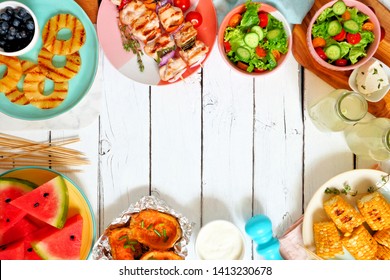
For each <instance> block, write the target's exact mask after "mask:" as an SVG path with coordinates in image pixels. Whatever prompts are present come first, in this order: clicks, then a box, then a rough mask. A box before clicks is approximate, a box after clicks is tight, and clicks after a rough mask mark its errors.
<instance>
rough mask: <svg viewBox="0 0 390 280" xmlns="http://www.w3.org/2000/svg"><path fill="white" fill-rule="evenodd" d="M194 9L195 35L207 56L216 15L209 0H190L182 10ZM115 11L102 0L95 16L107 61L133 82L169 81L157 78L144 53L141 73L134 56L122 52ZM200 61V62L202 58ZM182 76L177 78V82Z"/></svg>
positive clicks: (154, 66)
mask: <svg viewBox="0 0 390 280" xmlns="http://www.w3.org/2000/svg"><path fill="white" fill-rule="evenodd" d="M194 10H195V11H197V12H199V13H200V14H201V15H202V18H203V23H202V25H201V26H199V27H198V28H197V30H198V36H197V38H198V39H199V40H201V41H203V42H204V43H205V44H206V45H207V46H208V47H209V52H208V54H207V56H206V58H205V59H207V58H208V56H209V54H210V52H211V50H212V48H213V46H214V43H215V40H216V34H217V24H218V23H217V15H216V11H215V8H214V5H213V1H212V0H191V7H190V9H188V11H186V13H188V12H189V11H194ZM117 21H118V10H117V6H116V5H114V4H113V3H112V2H111V1H110V0H102V3H101V4H100V8H99V12H98V18H97V34H98V38H99V42H100V45H101V46H102V48H103V51H104V53H105V55H106V57H107V58H108V60H109V61H110V62H111V64H112V65H113V66H114V67H115V68H116V69H117V70H118V71H119V72H121V73H122V74H123V75H125V76H126V77H128V78H130V79H132V80H133V81H136V82H139V83H142V84H147V85H167V84H171V83H168V82H164V81H161V80H160V76H159V73H158V65H157V63H156V62H155V61H154V59H153V58H151V57H149V56H147V55H146V54H144V55H143V56H142V61H143V63H144V65H145V69H144V71H143V72H141V71H140V70H139V68H138V64H137V57H136V56H135V55H134V54H133V53H132V52H126V51H125V50H124V49H123V47H122V39H121V36H120V32H119V28H118V22H117ZM203 63H204V61H203ZM199 67H200V65H197V66H194V67H192V68H188V69H187V71H186V72H185V73H184V74H183V76H182V77H183V79H185V78H187V77H189V76H190V75H192V74H193V73H195V72H197V71H198V69H199ZM183 79H178V80H177V81H176V82H179V81H181V80H183Z"/></svg>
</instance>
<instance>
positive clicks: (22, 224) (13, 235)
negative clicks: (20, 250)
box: [0, 217, 38, 245]
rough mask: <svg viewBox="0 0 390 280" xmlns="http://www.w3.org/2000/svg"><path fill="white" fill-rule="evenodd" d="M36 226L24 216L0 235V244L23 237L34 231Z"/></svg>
mask: <svg viewBox="0 0 390 280" xmlns="http://www.w3.org/2000/svg"><path fill="white" fill-rule="evenodd" d="M37 229H38V227H37V226H36V225H35V224H34V223H32V222H31V221H29V220H28V219H27V218H26V217H23V218H22V219H21V220H20V221H19V222H17V223H16V224H15V225H14V226H13V227H11V228H10V229H9V230H7V231H6V232H4V234H1V235H0V245H4V244H7V243H11V242H13V241H16V240H18V239H21V238H24V237H25V236H27V235H29V234H31V233H32V232H34V231H36V230H37Z"/></svg>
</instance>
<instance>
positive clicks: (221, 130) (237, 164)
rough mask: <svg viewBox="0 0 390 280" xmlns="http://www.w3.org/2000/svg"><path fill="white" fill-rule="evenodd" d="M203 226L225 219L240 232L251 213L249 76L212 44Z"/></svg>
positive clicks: (208, 68)
mask: <svg viewBox="0 0 390 280" xmlns="http://www.w3.org/2000/svg"><path fill="white" fill-rule="evenodd" d="M203 86H204V95H203V184H202V185H203V196H202V201H203V208H202V214H203V220H202V221H203V224H206V223H207V222H210V221H212V220H217V219H224V220H228V221H230V222H233V223H234V224H235V225H236V226H238V227H239V229H240V230H241V231H242V232H243V235H244V236H245V244H246V247H247V250H246V252H245V259H250V258H251V254H252V252H251V240H250V238H249V237H248V236H247V235H246V234H245V229H244V228H245V222H246V221H247V220H248V219H249V218H250V217H251V215H252V172H253V156H252V147H253V145H252V144H253V143H252V142H253V79H252V78H250V77H247V76H243V75H241V74H239V73H237V72H235V71H232V70H230V68H229V67H227V65H225V64H224V62H223V61H222V58H221V55H220V54H219V52H218V50H217V49H216V48H215V49H214V52H213V53H212V54H211V57H210V61H208V64H207V66H206V67H205V69H204V82H203Z"/></svg>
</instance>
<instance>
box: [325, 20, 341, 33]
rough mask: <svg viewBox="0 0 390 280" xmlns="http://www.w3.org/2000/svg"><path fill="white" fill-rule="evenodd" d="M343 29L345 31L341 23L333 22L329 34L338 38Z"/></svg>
mask: <svg viewBox="0 0 390 280" xmlns="http://www.w3.org/2000/svg"><path fill="white" fill-rule="evenodd" d="M341 29H343V27H342V26H341V23H340V22H339V21H338V20H332V21H331V22H329V25H328V34H329V35H330V36H336V35H337V34H339V33H340V32H341Z"/></svg>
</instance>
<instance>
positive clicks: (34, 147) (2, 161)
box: [0, 133, 90, 172]
mask: <svg viewBox="0 0 390 280" xmlns="http://www.w3.org/2000/svg"><path fill="white" fill-rule="evenodd" d="M78 141H80V139H79V138H69V139H65V140H55V141H51V142H35V141H31V140H28V139H24V138H20V137H17V136H13V135H8V134H4V133H0V168H3V169H10V168H14V167H20V166H26V165H36V166H47V167H56V169H57V170H58V171H60V170H59V169H61V170H65V171H67V172H77V170H75V169H72V168H66V167H68V166H75V165H85V164H89V163H90V162H89V160H88V159H86V158H85V157H84V154H83V153H81V152H79V151H77V150H74V149H70V148H67V147H64V146H65V145H67V144H72V143H75V142H78ZM58 168H59V169H58ZM79 171H80V170H79Z"/></svg>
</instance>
